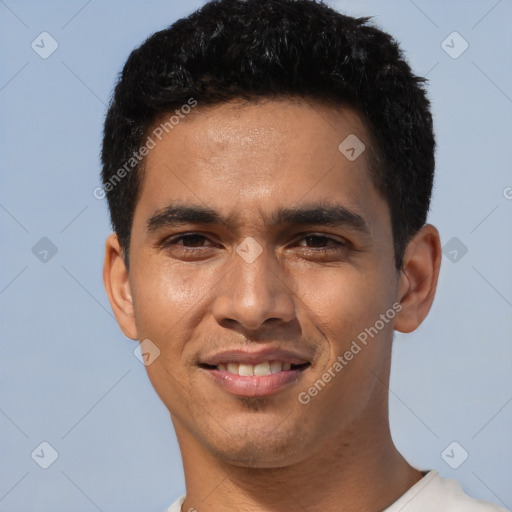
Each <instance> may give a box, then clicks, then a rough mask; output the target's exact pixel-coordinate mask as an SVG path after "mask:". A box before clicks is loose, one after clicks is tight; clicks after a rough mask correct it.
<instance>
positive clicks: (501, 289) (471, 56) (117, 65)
mask: <svg viewBox="0 0 512 512" xmlns="http://www.w3.org/2000/svg"><path fill="white" fill-rule="evenodd" d="M330 4H331V5H332V6H334V7H336V8H338V9H339V10H340V11H342V12H346V13H348V14H351V15H374V16H375V21H376V23H377V24H378V25H379V26H380V27H382V28H383V29H384V30H386V31H388V32H390V33H391V34H393V35H394V36H395V38H396V39H397V40H398V41H399V42H400V43H401V45H402V47H403V49H404V50H405V52H406V55H407V57H408V59H409V60H410V62H411V64H412V66H413V69H414V71H415V72H416V73H417V74H419V75H425V74H427V75H428V78H429V80H430V85H429V95H430V98H431V99H432V102H433V113H434V116H435V129H436V134H437V141H438V151H437V178H436V184H435V191H434V197H433V204H432V212H431V215H430V222H432V223H434V224H435V225H436V226H438V228H439V230H440V232H441V238H442V243H443V244H445V243H446V242H448V240H450V239H451V238H452V237H457V238H458V239H460V240H461V242H462V243H464V244H465V246H467V248H468V252H467V254H466V255H464V256H463V257H462V258H461V259H460V260H459V261H458V262H456V263H453V262H451V261H450V260H449V259H448V258H444V260H443V265H442V269H441V276H440V283H439V288H438V293H437V297H436V300H435V302H434V306H433V308H432V311H431V313H430V316H429V317H428V318H427V320H426V321H425V322H424V324H423V325H422V326H421V327H420V329H419V330H418V331H417V332H415V333H413V334H411V335H397V336H396V339H395V347H394V360H393V367H392V378H391V385H390V388H391V426H392V432H393V437H394V439H395V441H396V443H397V445H398V447H399V449H400V450H401V451H402V452H403V454H404V455H405V456H406V458H408V460H409V461H410V462H411V463H412V464H414V465H416V466H417V467H420V468H427V469H429V468H437V469H438V470H439V471H440V472H441V473H442V475H444V476H447V477H453V478H455V479H457V480H458V481H459V482H461V484H462V486H463V488H464V489H465V490H466V491H467V492H468V493H470V494H472V495H473V496H475V497H478V498H482V499H487V500H490V501H493V502H496V503H499V504H500V505H501V506H503V507H506V508H510V507H512V485H511V482H512V436H511V433H512V371H511V367H512V343H511V341H512V340H511V334H510V333H511V327H512V322H511V318H512V286H511V284H512V270H511V261H512V259H511V256H512V236H511V232H512V230H511V225H512V222H511V219H512V215H511V213H512V200H509V199H507V198H506V197H505V196H506V193H504V190H507V189H506V187H511V186H512V174H511V164H510V147H511V135H512V129H511V128H512V80H511V79H512V70H511V56H512V35H511V30H510V27H511V25H512V2H511V1H510V0H501V1H496V0H489V1H487V0H481V1H462V0H459V1H451V2H447V1H446V0H442V1H441V0H436V1H426V0H415V1H414V2H413V1H412V0H411V1H409V0H400V1H398V0H395V1H389V0H386V1H378V0H364V1H357V2H356V1H348V0H347V1H343V2H342V1H332V2H330ZM200 5H202V2H200V1H198V0H187V1H186V2H185V1H181V0H180V1H178V0H177V1H166V2H163V1H159V2H156V1H154V2H142V1H133V2H121V1H99V0H92V1H90V2H85V1H84V2H72V1H67V2H62V1H61V2H55V1H47V2H35V1H33V2H20V1H14V0H5V2H4V1H1V2H0V54H1V57H0V58H1V69H0V105H1V112H2V116H3V117H2V123H1V132H0V155H1V188H0V220H1V238H2V254H1V273H0V307H1V335H2V348H1V355H2V357H1V359H0V365H1V388H0V389H1V391H0V430H1V439H2V450H1V456H0V464H1V468H0V511H3V512H5V511H10V512H11V511H24V512H32V511H34V512H35V511H45V512H48V511H52V512H59V511H69V510H73V511H76V512H78V511H84V512H88V511H97V510H101V511H104V512H107V511H123V512H131V511H134V512H135V511H146V512H150V511H155V512H157V511H162V510H164V509H165V507H167V506H168V505H169V504H170V503H171V502H172V501H173V500H174V499H175V498H176V497H177V496H178V495H179V494H181V493H182V492H184V480H183V475H182V469H181V459H180V456H179V450H178V446H177V443H176V441H175V438H174V433H173V431H172V425H171V422H170V419H169V416H168V413H167V411H166V409H165V408H164V406H163V405H162V404H161V403H160V401H159V399H158V398H157V397H156V394H155V393H154V391H153V390H152V388H151V386H150V384H149V381H148V379H147V377H146V373H145V369H144V367H143V365H142V364H141V363H140V362H139V361H138V360H137V359H136V358H135V357H134V355H133V350H134V349H135V347H136V342H133V341H129V340H126V339H125V338H124V337H123V335H122V334H121V332H120V330H119V328H118V326H117V324H116V323H115V321H114V319H113V316H112V313H111V310H110V307H109V305H108V301H107V298H106V295H105V292H104V289H103V284H102V279H101V273H102V258H103V249H104V240H105V238H106V236H107V235H108V233H109V232H110V229H109V224H108V217H107V205H106V202H105V200H97V199H95V198H94V197H93V194H92V191H93V189H94V188H95V187H97V186H98V185H99V170H100V167H99V151H100V142H101V132H102V123H103V118H104V115H105V112H106V107H105V104H106V103H107V101H108V98H109V95H110V94H111V91H112V88H113V85H114V82H115V78H116V74H117V72H118V71H120V69H121V67H122V65H123V63H124V61H125V59H126V58H127V57H128V54H129V53H130V51H131V50H132V49H133V48H134V47H135V46H137V45H138V44H140V43H141V42H142V41H143V40H144V39H145V37H146V36H148V35H149V34H151V33H153V32H154V31H156V30H159V29H162V28H165V27H166V26H168V25H170V24H171V23H172V22H173V21H174V20H176V19H177V18H179V17H181V16H183V15H185V14H188V13H190V12H191V11H193V10H194V9H195V8H197V7H199V6H200ZM43 31H47V32H49V33H50V34H51V35H52V36H53V37H54V38H55V39H56V40H57V42H58V44H59V47H58V49H57V51H56V52H55V53H54V54H53V55H51V56H50V57H49V58H48V59H46V60H44V59H42V58H40V57H39V56H38V55H37V54H36V53H35V52H34V51H33V50H32V48H31V42H32V41H33V40H34V39H35V38H36V36H38V35H39V34H40V33H41V32H43ZM453 31H457V32H459V33H460V34H461V35H462V36H463V38H464V39H465V40H466V41H467V42H468V43H469V48H468V49H467V51H465V52H464V53H463V54H462V55H461V56H460V57H459V58H457V59H453V58H451V57H450V56H449V55H448V54H447V53H446V52H445V51H444V50H443V48H442V47H441V42H442V41H443V40H444V39H445V38H446V37H447V36H448V35H449V34H450V33H452V32H453ZM42 237H48V238H49V239H50V240H51V241H52V242H53V243H54V244H55V245H56V246H57V249H58V251H57V253H56V254H55V256H54V257H53V258H51V259H50V260H49V261H48V262H47V263H42V262H41V261H39V259H37V258H36V257H35V255H34V254H33V253H32V250H31V249H32V247H33V246H34V245H35V244H36V242H38V240H39V239H40V238H42ZM42 441H47V442H49V443H50V444H51V445H52V446H53V447H54V448H55V449H56V450H57V452H58V454H59V457H58V459H57V460H56V462H55V463H54V464H53V465H52V466H51V467H49V468H48V469H46V470H44V469H41V468H40V467H39V466H38V465H36V463H35V462H34V460H32V458H31V453H32V451H33V450H34V449H35V448H36V447H37V446H38V445H39V444H40V443H41V442H42ZM452 441H457V442H458V443H459V444H460V445H461V446H463V447H464V449H465V450H467V451H468V453H469V458H468V459H467V460H466V461H465V462H464V463H463V464H462V465H461V466H460V467H459V468H458V469H456V470H453V469H451V468H450V467H449V466H448V465H447V464H446V462H445V461H444V460H443V459H442V458H441V452H442V451H443V450H444V449H445V448H446V447H447V446H448V445H449V444H450V443H451V442H452Z"/></svg>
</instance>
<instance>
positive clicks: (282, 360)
mask: <svg viewBox="0 0 512 512" xmlns="http://www.w3.org/2000/svg"><path fill="white" fill-rule="evenodd" d="M198 366H199V368H200V369H201V370H203V371H204V372H205V374H206V375H207V376H208V377H209V378H210V379H212V380H213V382H214V383H215V384H216V385H218V386H220V387H221V388H222V389H223V390H224V391H226V392H228V393H229V394H231V395H235V396H239V397H266V396H269V395H272V394H275V393H278V392H279V391H282V390H284V389H285V388H289V387H291V386H293V385H295V384H297V383H298V382H299V381H300V380H301V379H302V377H303V373H304V372H305V371H306V370H307V369H308V368H309V367H310V366H311V362H310V361H307V360H306V359H303V358H302V357H301V356H298V355H296V354H294V353H291V352H283V351H279V352H277V351H272V352H267V353H266V354H264V353H263V352H261V353H259V354H250V353H244V352H239V351H237V352H224V353H222V354H218V355H217V356H214V357H212V358H210V359H207V360H206V361H205V362H202V363H200V364H199V365H198Z"/></svg>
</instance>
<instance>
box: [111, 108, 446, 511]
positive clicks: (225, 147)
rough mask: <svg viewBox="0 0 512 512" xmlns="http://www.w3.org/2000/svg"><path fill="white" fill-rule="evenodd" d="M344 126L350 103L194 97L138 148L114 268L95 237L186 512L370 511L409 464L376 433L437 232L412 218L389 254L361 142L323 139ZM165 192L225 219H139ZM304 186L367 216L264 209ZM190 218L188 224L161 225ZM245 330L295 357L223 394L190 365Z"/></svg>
mask: <svg viewBox="0 0 512 512" xmlns="http://www.w3.org/2000/svg"><path fill="white" fill-rule="evenodd" d="M349 134H355V135H356V136H357V137H358V138H359V139H360V140H361V141H363V142H364V141H366V143H367V144H369V142H368V136H367V131H366V129H365V126H364V125H363V123H362V121H361V119H360V117H359V116H358V115H357V114H356V113H355V112H354V111H352V110H350V109H348V108H343V109H341V108H340V109H334V108H333V107H332V106H325V105H320V104H316V103H314V104H312V103H308V102H305V101H291V100H286V99H284V100H269V101H265V102H260V103H257V104H245V105H244V104H241V103H239V102H233V103H230V104H222V105H219V106H216V107H209V108H206V109H201V110H200V106H199V107H197V110H196V112H195V113H194V114H193V115H190V116H188V117H187V118H186V119H185V120H183V121H182V122H180V124H179V125H177V126H176V127H175V128H174V130H173V131H172V132H170V133H169V134H167V135H165V136H164V138H163V140H162V141H161V142H159V143H158V144H157V146H156V147H155V148H154V149H153V150H151V151H150V153H149V154H148V156H147V157H146V161H145V175H144V181H143V186H142V190H141V194H140V198H139V200H138V203H137V207H136V211H135V215H134V220H133V230H132V235H131V246H130V254H129V256H130V268H129V272H128V271H127V269H126V266H125V262H124V258H123V251H122V248H121V247H120V245H119V243H118V240H117V237H116V236H115V234H112V235H111V236H109V238H108V239H107V243H106V256H105V266H104V282H105V287H106V290H107V294H108V297H109V300H110V303H111V305H112V308H113V311H114V313H115V316H116V318H117V321H118V323H119V325H120V327H121V329H122V331H123V332H124V334H125V335H126V336H127V337H128V338H131V339H139V340H141V341H142V340H144V339H150V340H151V341H152V342H153V343H154V344H155V345H156V346H157V347H158V348H159V350H160V355H159V356H158V357H157V358H156V359H155V360H154V362H152V363H151V364H150V365H149V366H147V367H146V368H147V372H148V376H149V378H150V380H151V382H152V384H153V386H154V388H155V390H156V392H157V393H158V395H159V396H160V398H161V399H162V401H163V403H164V404H165V405H166V406H167V408H168V409H169V411H170V414H171V418H172V421H173V425H174V428H175V431H176V435H177V438H178V442H179V445H180V449H181V454H182V458H183V465H184V472H185V479H186V487H187V497H186V500H185V503H184V504H183V507H182V510H184V511H186V510H189V509H190V508H192V507H193V508H195V509H196V510H198V511H199V512H201V511H202V510H204V511H214V512H220V511H227V510H230V511H231V510H251V511H276V512H277V511H281V510H307V511H308V512H316V511H322V512H329V511H338V510H344V511H349V512H350V511H354V512H355V511H361V510H365V511H368V512H371V511H375V512H377V511H380V510H383V509H384V508H385V507H387V506H389V505H390V504H392V503H393V502H394V501H395V500H396V499H398V497H400V496H401V495H402V494H403V493H404V492H405V491H406V490H407V489H409V488H410V487H411V486H412V485H413V484H414V483H416V482H417V481H418V480H419V479H420V478H421V477H422V474H421V473H420V472H419V471H417V470H416V469H414V468H412V467H411V466H410V465H409V464H408V463H407V462H406V461H405V460H404V459H403V457H402V456H401V455H400V454H399V453H398V451H397V450H396V448H395V446H394V444H393V442H392V440H391V436H390V432H389V424H388V382H389V368H390V357H391V344H392V337H393V332H394V329H396V330H398V331H400V332H411V331H413V330H415V329H416V328H417V327H418V326H419V325H420V324H421V322H422V321H423V319H424V318H425V317H426V315H427V313H428V311H429V309H430V307H431V304H432V301H433V298H434V294H435V289H436V284H437V279H438V274H439V267H440V261H441V247H440V241H439V234H438V231H437V230H436V228H435V227H433V226H431V225H425V226H424V227H423V228H422V229H420V230H419V231H418V232H417V233H416V235H415V236H414V238H413V239H412V240H411V241H410V243H409V245H408V246H407V249H406V252H405V256H404V266H403V269H402V270H400V271H398V270H397V269H396V268H395V266H394V252H393V240H392V234H391V221H390V213H389V207H388V205H387V203H386V201H385V200H384V198H383V197H381V195H380V194H379V193H378V191H377V190H376V188H375V187H374V185H373V184H372V181H371V179H370V175H369V171H368V160H367V152H366V151H364V152H363V153H362V154H361V155H360V156H359V157H358V158H357V159H356V160H355V161H349V160H348V159H347V158H346V157H345V156H344V155H343V154H342V153H341V152H340V151H339V150H338V145H339V144H340V142H342V141H343V140H344V139H345V138H346V137H347V136H348V135H349ZM176 201H180V202H181V203H183V204H186V205H195V206H197V205H199V206H203V207H204V206H208V207H209V208H212V209H213V210H215V211H217V212H218V213H219V214H220V215H222V216H225V217H226V219H225V222H223V223H220V224H214V225H209V224H208V225H205V224H198V223H196V222H188V223H185V224H182V225H177V226H176V225H166V226H163V227H160V228H159V229H156V230H153V231H151V230H149V229H148V227H147V221H148V219H150V218H151V217H152V216H154V215H155V213H158V212H160V211H162V209H164V208H165V207H166V206H167V205H168V204H170V203H171V202H176ZM320 202H324V204H325V203H329V204H334V203H335V204H339V205H343V206H344V207H345V208H347V209H349V210H351V211H352V212H355V213H357V214H358V215H360V216H361V217H363V219H364V220H365V222H366V224H367V226H368V232H367V233H363V232H361V231H360V230H358V229H354V227H352V226H347V225H342V226H336V227H331V226H326V225H323V224H313V225H296V224H289V223H287V224H282V225H273V224H271V223H270V220H269V215H270V214H271V213H272V212H274V211H276V210H277V209H278V208H283V207H297V206H304V205H311V204H317V203H320ZM190 232H192V233H199V234H200V235H202V237H203V238H201V237H195V238H194V237H192V238H188V239H177V240H176V237H177V235H183V234H185V233H190ZM307 235H316V236H317V237H318V236H323V237H328V238H327V240H326V239H325V238H315V237H313V238H308V236H307ZM171 237H175V238H174V239H172V240H173V241H174V243H172V244H168V245H167V246H163V242H164V241H166V240H169V239H170V238H171ZM246 237H252V238H253V239H254V240H255V241H256V242H257V243H258V244H259V245H260V246H261V248H262V249H263V252H262V253H261V254H260V255H259V256H258V257H257V258H256V259H255V260H254V261H253V262H252V263H248V262H246V261H245V260H244V259H243V258H241V257H240V256H239V254H238V253H237V252H236V251H235V249H236V248H237V246H239V245H240V244H241V243H242V242H243V240H244V239H245V238H246ZM343 244H344V245H343ZM184 246H185V247H184ZM326 248H327V249H328V252H322V251H323V250H324V251H325V249H326ZM187 250H188V252H185V251H187ZM394 303H400V304H401V310H400V312H399V313H397V314H396V316H395V317H394V319H393V320H391V321H389V322H388V323H386V324H385V325H384V328H382V329H381V330H380V331H379V333H378V335H376V336H375V337H374V338H373V339H371V341H369V342H368V344H367V345H366V346H365V347H364V348H363V349H362V350H361V351H360V352H359V353H358V354H357V355H355V356H354V358H353V359H352V360H351V361H350V362H349V363H348V364H347V365H346V366H345V367H344V368H343V370H342V371H341V372H339V374H336V376H335V377H334V378H332V380H331V382H329V383H328V385H326V386H325V388H323V389H322V390H321V392H319V393H318V394H317V396H315V397H313V398H311V401H310V402H309V403H308V404H307V405H304V404H301V403H300V402H299V400H298V398H297V397H298V395H299V393H300V392H303V391H307V390H308V388H310V387H311V386H312V385H313V384H314V383H315V382H316V381H317V380H318V379H319V378H321V377H322V375H323V374H324V373H325V372H326V371H328V369H329V368H331V367H332V366H333V364H334V362H335V361H336V358H337V357H338V356H340V355H343V354H344V353H345V352H346V351H347V350H348V349H349V347H350V345H351V343H352V341H353V340H355V339H356V338H357V336H358V334H359V333H361V332H362V331H364V329H365V328H368V327H370V326H373V325H374V324H375V322H376V321H377V320H378V319H379V318H380V315H381V314H383V313H385V312H386V311H387V310H388V309H390V308H391V307H392V305H393V304H394ZM257 346H260V347H261V346H272V347H284V348H294V347H295V348H297V347H300V350H301V351H303V352H304V353H307V354H309V355H310V361H311V366H310V367H309V368H307V369H306V370H305V371H303V372H302V374H301V377H300V379H298V381H297V382H295V383H292V384H291V385H289V386H287V387H285V388H283V389H281V390H280V391H279V392H277V393H274V394H273V395H271V396H269V397H265V398H258V397H256V398H241V397H237V396H234V395H232V394H230V393H228V392H227V391H225V390H224V389H223V388H221V387H220V386H219V385H217V384H216V383H215V382H213V381H212V379H210V378H209V375H207V374H206V372H205V370H203V369H201V368H200V367H199V366H198V363H199V362H200V361H201V360H203V358H204V357H206V355H208V354H212V353H213V352H215V351H217V350H221V349H224V348H230V349H231V348H254V347H257Z"/></svg>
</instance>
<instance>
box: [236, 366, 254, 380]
mask: <svg viewBox="0 0 512 512" xmlns="http://www.w3.org/2000/svg"><path fill="white" fill-rule="evenodd" d="M238 375H245V376H247V377H249V376H252V375H254V365H252V364H241V365H240V366H239V367H238Z"/></svg>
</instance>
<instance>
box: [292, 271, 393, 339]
mask: <svg viewBox="0 0 512 512" xmlns="http://www.w3.org/2000/svg"><path fill="white" fill-rule="evenodd" d="M295 282H296V290H297V295H298V296H299V297H300V298H301V299H302V300H301V301H300V302H299V305H300V307H301V308H302V309H303V312H304V314H305V315H306V316H310V317H311V318H312V320H313V321H314V322H316V323H317V327H319V328H320V329H321V330H322V331H323V332H324V333H325V335H326V336H327V337H328V338H329V339H332V340H333V341H335V340H337V339H339V338H341V340H340V341H342V340H345V341H346V340H347V339H348V338H349V337H353V336H357V334H358V333H359V332H360V331H361V330H363V329H364V328H365V327H368V326H369V325H373V323H374V322H375V321H376V320H377V319H378V318H379V315H380V314H381V313H384V312H385V311H386V310H387V309H388V308H389V307H390V306H391V300H392V296H393V295H392V283H391V282H390V281H389V279H388V278H387V277H386V276H385V273H383V272H381V271H379V269H378V268H373V269H370V268H368V269H364V270H363V269H359V268H356V267H354V266H349V265H347V266H339V267H336V268H334V267H333V268H330V269H326V268H323V269H319V270H318V271H317V272H314V271H311V270H310V271H308V272H304V273H303V274H302V275H299V276H296V278H295Z"/></svg>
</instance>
